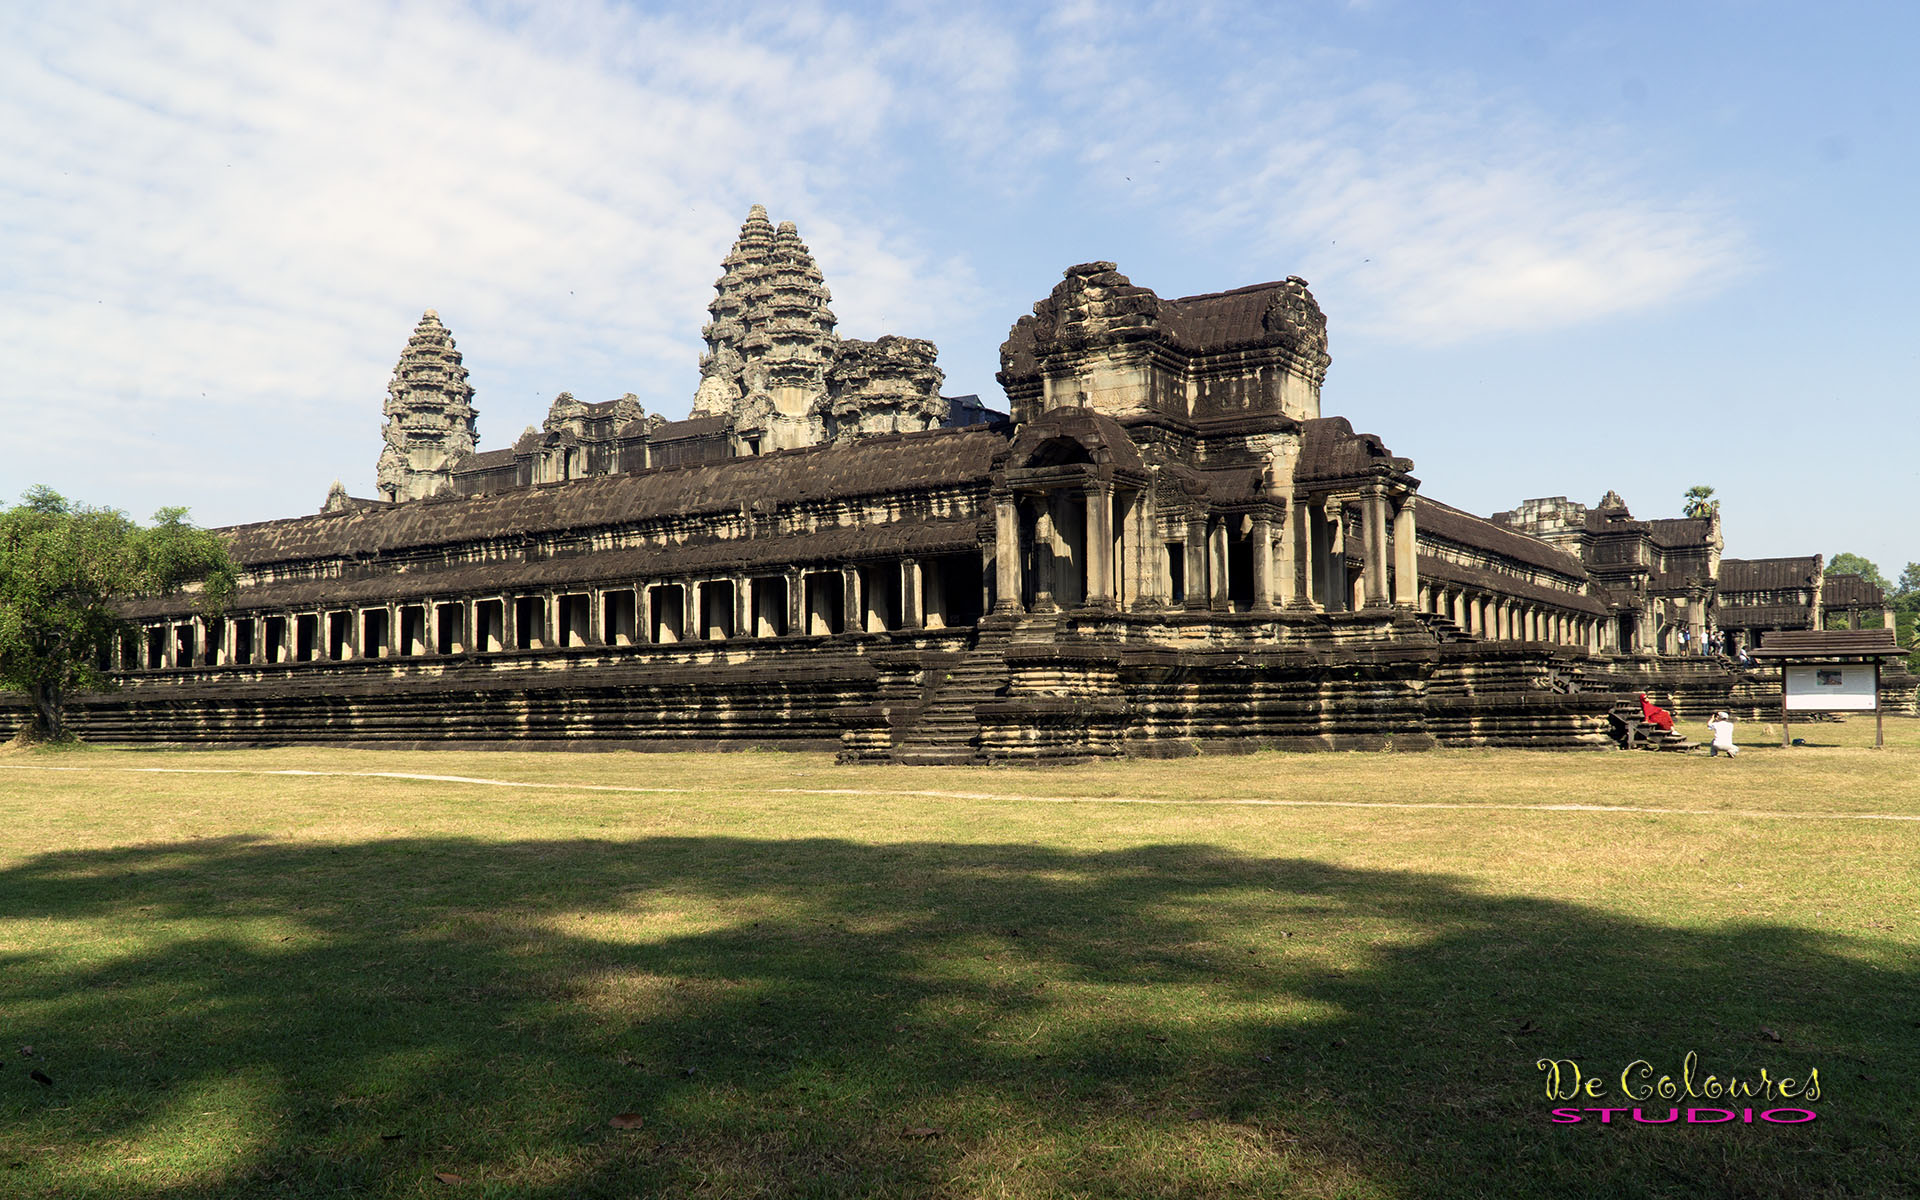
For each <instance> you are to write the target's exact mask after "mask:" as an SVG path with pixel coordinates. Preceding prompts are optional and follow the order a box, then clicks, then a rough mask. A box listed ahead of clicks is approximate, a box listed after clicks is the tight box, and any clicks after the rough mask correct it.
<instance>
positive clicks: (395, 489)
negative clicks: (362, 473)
mask: <svg viewBox="0 0 1920 1200" xmlns="http://www.w3.org/2000/svg"><path fill="white" fill-rule="evenodd" d="M385 413H386V424H385V425H384V426H382V428H381V434H382V436H383V437H385V439H386V449H385V450H383V451H382V452H381V454H380V464H379V471H378V474H379V487H380V494H381V495H382V496H383V497H385V498H386V499H387V500H419V499H422V498H424V497H427V496H433V495H438V494H439V493H441V492H444V491H448V490H450V488H451V485H452V467H453V464H454V462H455V461H456V460H458V459H460V458H462V457H464V456H466V455H469V454H472V453H473V448H474V443H475V438H476V434H475V426H474V419H475V417H476V416H477V415H478V414H477V412H476V410H475V409H474V407H473V388H472V387H470V386H469V385H468V383H467V368H466V366H465V365H464V363H463V362H462V361H461V357H460V351H459V350H458V349H457V348H456V347H455V346H454V342H453V335H452V334H451V333H449V332H448V331H447V327H446V326H445V325H442V324H441V323H440V314H439V313H437V312H435V311H433V310H432V309H428V310H427V311H426V312H425V313H424V314H423V315H422V316H421V318H420V323H419V324H418V325H416V326H415V327H414V330H413V336H412V337H410V338H408V339H407V348H406V350H405V351H403V352H402V353H401V355H400V361H399V363H398V364H396V365H395V367H394V369H393V380H392V382H390V383H389V384H388V385H387V402H386V408H385Z"/></svg>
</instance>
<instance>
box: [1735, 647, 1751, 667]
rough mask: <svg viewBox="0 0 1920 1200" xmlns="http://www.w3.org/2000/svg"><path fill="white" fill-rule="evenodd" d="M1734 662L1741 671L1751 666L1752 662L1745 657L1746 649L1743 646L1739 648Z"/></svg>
mask: <svg viewBox="0 0 1920 1200" xmlns="http://www.w3.org/2000/svg"><path fill="white" fill-rule="evenodd" d="M1734 661H1735V662H1737V663H1739V664H1740V667H1741V669H1742V670H1745V669H1746V668H1748V667H1751V666H1752V665H1753V660H1752V659H1751V658H1748V657H1747V648H1746V647H1745V646H1742V647H1740V648H1739V650H1738V651H1737V653H1736V657H1735V659H1734Z"/></svg>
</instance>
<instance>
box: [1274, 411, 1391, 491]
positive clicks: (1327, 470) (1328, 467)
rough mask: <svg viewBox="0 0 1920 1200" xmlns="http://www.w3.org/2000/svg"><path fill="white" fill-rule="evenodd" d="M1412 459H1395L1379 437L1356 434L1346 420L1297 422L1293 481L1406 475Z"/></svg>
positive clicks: (1321, 418)
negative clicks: (1296, 449)
mask: <svg viewBox="0 0 1920 1200" xmlns="http://www.w3.org/2000/svg"><path fill="white" fill-rule="evenodd" d="M1411 470H1413V460H1412V459H1410V458H1397V457H1395V456H1394V453H1393V452H1392V451H1391V450H1388V449H1387V447H1386V443H1384V442H1382V441H1381V440H1380V438H1379V436H1378V435H1376V434H1371V433H1355V432H1354V431H1353V426H1352V425H1351V424H1350V423H1349V422H1348V421H1347V419H1346V418H1345V417H1314V418H1313V419H1311V420H1307V421H1302V422H1300V459H1299V462H1298V464H1297V465H1296V466H1295V468H1294V478H1295V479H1297V480H1301V481H1324V480H1334V479H1350V478H1355V477H1359V476H1368V475H1376V474H1380V473H1381V472H1382V471H1386V472H1398V473H1400V474H1405V473H1406V472H1408V471H1411Z"/></svg>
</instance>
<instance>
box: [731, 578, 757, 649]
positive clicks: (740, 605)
mask: <svg viewBox="0 0 1920 1200" xmlns="http://www.w3.org/2000/svg"><path fill="white" fill-rule="evenodd" d="M754 616H755V614H754V611H753V580H751V579H749V578H747V577H746V576H745V575H735V576H734V577H733V636H735V637H741V638H750V637H752V636H753V634H754V628H753V627H754V623H755V622H754Z"/></svg>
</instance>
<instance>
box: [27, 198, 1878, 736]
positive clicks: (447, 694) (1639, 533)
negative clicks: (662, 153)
mask: <svg viewBox="0 0 1920 1200" xmlns="http://www.w3.org/2000/svg"><path fill="white" fill-rule="evenodd" d="M828 301H829V297H828V294H827V290H826V287H825V284H824V282H823V280H822V279H821V276H820V272H819V269H818V267H817V266H816V265H815V263H814V262H813V259H812V256H811V254H810V253H809V251H808V250H807V248H806V246H805V245H804V244H803V243H802V242H801V241H800V238H799V235H798V233H797V232H796V231H795V230H794V228H793V227H792V226H791V225H790V224H785V225H780V226H775V225H773V224H772V223H771V222H770V221H769V220H768V218H767V215H766V213H765V210H763V209H760V208H758V207H756V208H755V209H754V211H753V212H752V213H751V214H750V215H749V216H748V219H747V221H746V223H745V224H744V225H743V226H742V228H741V232H740V236H739V239H738V240H737V241H736V243H735V244H734V246H733V249H732V251H731V252H730V253H729V254H728V256H727V259H726V263H725V268H724V274H723V275H722V277H721V279H720V281H719V283H718V284H717V285H716V289H715V299H714V301H713V304H712V306H711V309H710V313H711V316H712V320H711V321H710V322H709V323H708V325H707V327H706V329H705V338H706V342H707V347H708V353H707V354H706V356H705V357H704V358H703V360H702V370H701V383H700V389H699V393H698V395H697V397H696V401H695V406H694V414H693V415H692V416H690V417H689V418H688V419H686V420H683V421H668V420H666V419H664V418H663V417H662V416H661V415H659V414H657V413H656V414H649V413H647V412H646V411H645V409H644V408H643V406H642V405H641V404H640V402H639V401H638V399H637V398H636V397H634V396H632V395H626V396H622V397H619V398H617V399H613V400H606V401H599V402H592V401H583V400H580V399H578V398H576V397H575V396H573V395H572V394H571V393H567V392H561V393H559V395H558V396H557V397H556V398H555V400H554V402H553V404H552V406H551V408H550V409H549V411H548V413H547V416H546V419H545V420H544V421H543V422H542V423H541V424H540V425H539V426H537V427H532V428H529V429H528V430H527V431H526V432H525V433H524V434H523V435H521V437H520V438H519V439H518V440H517V441H516V442H515V444H514V445H513V446H512V447H508V448H502V449H497V450H490V451H486V452H476V451H475V450H474V448H473V443H472V431H473V410H472V405H471V390H470V389H468V388H467V386H466V373H465V370H464V368H463V367H462V366H461V363H460V357H459V353H458V351H457V350H455V349H454V346H453V341H452V338H451V336H450V335H449V334H447V332H446V330H445V328H444V327H443V326H441V325H440V323H439V321H438V318H437V317H436V316H434V314H432V313H428V314H427V315H426V316H425V317H424V318H423V319H422V321H421V324H420V327H419V328H418V329H416V330H415V333H414V337H413V339H412V340H411V341H410V343H409V346H408V350H407V353H406V354H405V355H404V356H403V357H402V359H401V363H400V365H399V367H398V368H397V369H396V371H395V376H394V383H393V386H392V387H391V388H390V391H389V397H388V404H387V414H388V424H387V439H388V445H387V449H386V454H385V455H384V456H383V463H384V464H385V467H384V468H383V471H384V473H383V475H382V487H383V494H384V495H385V496H386V499H385V500H380V501H374V500H356V499H354V498H352V497H350V496H348V495H346V493H345V491H344V490H343V489H341V488H339V487H338V486H337V485H336V486H335V488H334V489H333V490H332V491H331V492H330V494H329V496H328V498H327V501H326V504H325V506H324V507H323V510H322V512H321V514H320V515H317V516H310V517H302V518H298V519H294V520H286V521H270V522H262V523H259V524H255V525H247V526H240V527H236V528H233V529H229V530H226V531H225V534H226V537H227V541H228V544H229V547H230V549H231V550H232V552H233V554H234V557H235V559H236V561H237V562H238V563H239V564H240V566H241V578H240V580H239V587H238V590H237V592H236V594H235V596H234V599H233V602H232V604H231V606H230V607H229V609H228V611H227V613H226V614H224V615H223V616H222V617H220V618H218V619H215V620H212V621H209V620H207V619H205V618H203V617H202V616H200V615H199V614H198V613H197V612H196V611H195V608H194V605H193V598H192V597H190V596H186V595H174V596H163V597H147V598H142V599H140V600H138V601H134V602H130V603H129V604H128V605H126V606H125V611H124V615H125V616H126V617H127V618H128V619H129V621H131V622H132V623H133V630H132V635H131V636H130V637H129V638H127V639H125V640H124V641H122V642H121V643H120V644H118V645H114V646H108V647H103V648H102V649H103V663H104V665H105V666H106V667H107V668H108V669H109V670H112V671H114V672H115V673H116V675H117V677H118V678H119V679H120V680H122V681H123V682H124V683H125V685H126V686H125V687H124V688H123V689H122V690H121V691H119V692H116V693H112V694H108V695H101V696H89V697H83V698H81V700H80V701H79V703H78V706H77V711H76V713H75V715H74V720H73V725H74V727H75V728H76V729H77V730H79V731H80V732H81V733H82V735H83V736H87V737H91V738H94V739H96V740H102V741H136V742H137V741H183V742H195V743H219V744H260V743H275V742H292V741H328V742H345V743H352V744H360V743H365V744H370V745H379V744H385V745H449V746H478V745H486V744H494V743H500V742H516V743H520V744H530V745H622V746H637V747H648V746H673V747H679V746H690V745H700V746H707V745H713V746H736V745H763V744H764V745H789V746H810V747H822V746H838V747H839V748H840V750H841V752H842V754H843V755H844V756H845V757H846V758H848V759H849V760H850V761H860V762H868V761H893V762H919V763H942V762H995V761H1009V762H1012V761H1023V762H1034V761H1038V762H1068V761H1079V760H1085V759H1092V758H1102V757H1112V756H1116V755H1143V756H1178V755H1184V754H1192V753H1235V752H1244V751H1248V750H1254V749H1260V748H1286V749H1370V750H1374V749H1379V750H1384V749H1392V750H1419V749H1425V748H1428V747H1432V746H1530V747H1556V748H1587V747H1596V746H1604V745H1608V744H1610V741H1609V738H1610V731H1611V730H1612V728H1613V723H1612V721H1611V719H1610V716H1609V714H1610V711H1611V710H1612V709H1613V708H1614V707H1615V706H1616V705H1617V704H1618V703H1620V702H1621V700H1622V698H1623V697H1624V696H1630V695H1631V693H1633V692H1635V691H1642V690H1644V691H1648V692H1652V693H1655V694H1656V695H1657V696H1658V697H1659V698H1660V699H1661V700H1662V701H1663V702H1665V703H1666V704H1667V705H1668V707H1671V708H1673V709H1674V710H1675V711H1677V712H1680V713H1681V714H1682V715H1683V716H1690V717H1691V716H1699V715H1704V713H1705V712H1708V711H1711V710H1712V709H1714V708H1729V709H1733V710H1734V711H1735V712H1736V713H1738V714H1740V715H1745V716H1749V717H1752V716H1765V715H1766V714H1765V712H1764V711H1763V710H1764V709H1765V708H1766V707H1767V705H1768V704H1769V702H1770V697H1771V702H1772V703H1776V704H1777V697H1778V682H1777V673H1775V674H1773V675H1768V674H1767V673H1764V672H1749V671H1741V670H1738V669H1736V668H1735V667H1734V666H1733V664H1731V663H1730V662H1728V661H1727V660H1726V659H1725V658H1724V657H1714V656H1703V655H1686V656H1682V655H1677V654H1674V653H1671V652H1670V651H1671V647H1670V646H1669V645H1667V644H1666V641H1665V639H1666V638H1668V637H1670V636H1671V633H1672V631H1673V630H1675V629H1677V628H1684V627H1689V626H1691V627H1696V628H1705V627H1707V626H1706V624H1703V623H1710V622H1711V620H1712V615H1713V613H1714V611H1715V610H1714V604H1715V601H1716V596H1717V595H1718V594H1719V593H1718V592H1716V589H1717V588H1718V589H1720V590H1721V591H1723V592H1724V591H1725V590H1726V588H1727V585H1728V584H1729V583H1730V582H1731V583H1735V584H1739V585H1741V586H1742V587H1744V588H1745V589H1746V590H1744V591H1741V592H1739V595H1740V596H1741V597H1742V598H1743V599H1745V600H1749V601H1752V602H1753V603H1754V604H1758V603H1759V602H1762V601H1766V602H1769V603H1771V601H1770V600H1768V597H1769V595H1770V594H1771V593H1770V592H1768V590H1767V587H1766V586H1763V585H1767V584H1768V583H1769V581H1773V582H1779V581H1778V580H1774V576H1775V575H1779V576H1780V579H1782V580H1785V583H1782V584H1781V589H1785V590H1793V589H1794V588H1798V589H1799V590H1798V591H1795V593H1794V595H1795V599H1796V600H1797V599H1798V598H1799V597H1800V596H1801V593H1802V592H1804V593H1805V603H1806V604H1808V605H1810V606H1812V607H1813V609H1814V611H1815V612H1816V613H1817V611H1818V607H1819V605H1820V604H1821V602H1822V597H1823V596H1826V597H1830V599H1831V601H1832V602H1833V603H1836V604H1845V605H1846V606H1847V608H1848V611H1850V612H1853V611H1859V610H1862V609H1863V608H1864V607H1865V606H1868V605H1870V604H1871V603H1872V602H1873V600H1874V596H1872V595H1869V594H1868V592H1867V591H1865V590H1863V588H1862V587H1861V586H1858V585H1856V584H1854V583H1848V582H1845V581H1840V580H1836V581H1835V582H1834V584H1833V585H1832V586H1831V587H1824V586H1823V584H1822V582H1821V579H1820V574H1819V568H1818V565H1817V564H1818V561H1819V560H1817V559H1815V560H1811V561H1812V562H1813V564H1814V566H1813V569H1812V573H1811V574H1808V573H1806V572H1801V571H1798V568H1797V567H1796V566H1794V565H1793V564H1787V565H1784V566H1781V567H1780V569H1779V570H1778V571H1774V572H1773V573H1772V574H1769V573H1768V571H1767V570H1765V569H1761V568H1758V567H1755V568H1753V569H1748V568H1747V567H1743V566H1741V565H1740V564H1739V563H1738V560H1728V561H1727V562H1726V563H1725V564H1722V563H1721V560H1720V559H1719V550H1720V542H1719V526H1718V521H1717V517H1711V518H1705V519H1701V520H1688V519H1675V520H1652V521H1637V520H1635V519H1634V518H1633V516H1632V514H1631V513H1630V512H1628V511H1627V509H1626V506H1625V505H1624V503H1621V502H1620V501H1619V498H1618V497H1617V496H1615V495H1613V494H1611V493H1610V494H1609V496H1608V497H1607V499H1606V501H1605V502H1603V503H1602V504H1601V505H1599V506H1596V507H1595V508H1593V509H1587V508H1585V507H1584V506H1581V505H1577V504H1573V503H1571V502H1569V501H1567V500H1565V498H1564V497H1556V498H1551V499H1549V500H1538V501H1529V502H1527V503H1526V504H1523V505H1521V506H1520V507H1519V508H1517V509H1516V510H1514V511H1513V512H1511V513H1506V514H1500V515H1499V516H1497V517H1496V518H1495V519H1493V520H1488V519H1483V518H1481V517H1477V516H1474V515H1472V514H1469V513H1465V512H1462V511H1460V510H1458V509H1454V508H1451V507H1449V506H1447V505H1445V504H1441V503H1439V502H1438V501H1435V500H1432V499H1429V498H1424V497H1422V496H1421V495H1420V493H1419V488H1420V480H1419V479H1417V478H1416V477H1414V476H1413V474H1412V470H1413V462H1412V461H1411V460H1410V459H1408V458H1406V457H1403V456H1401V455H1398V454H1396V453H1394V451H1393V450H1392V449H1391V448H1390V447H1389V446H1388V445H1387V443H1386V442H1385V441H1384V440H1383V439H1382V438H1380V437H1379V436H1377V435H1374V434H1371V433H1363V432H1356V431H1355V429H1354V427H1353V426H1352V425H1351V424H1350V423H1349V422H1348V421H1346V420H1345V419H1343V418H1340V417H1337V416H1322V415H1321V413H1320V387H1321V384H1322V382H1323V380H1324V377H1325V372H1326V369H1327V365H1328V357H1327V353H1326V322H1325V318H1324V316H1323V315H1322V314H1321V313H1320V310H1319V307H1318V305H1317V304H1316V303H1314V301H1313V298H1312V295H1311V293H1310V292H1309V291H1308V289H1307V287H1306V285H1305V283H1304V282H1303V281H1301V280H1299V279H1297V278H1289V279H1287V280H1284V281H1282V282H1278V283H1269V284H1260V285H1256V286H1254V287H1249V288H1239V289H1235V290H1233V291H1228V292H1221V293H1217V294H1212V295H1205V296H1188V297H1183V298H1181V299H1178V300H1162V299H1160V298H1159V297H1158V296H1156V295H1155V294H1154V293H1153V292H1152V291H1151V290H1149V289H1147V288H1144V287H1139V286H1137V285H1135V284H1133V283H1132V282H1131V281H1130V280H1129V279H1127V277H1126V276H1124V275H1122V274H1120V273H1119V272H1118V270H1117V269H1116V268H1115V267H1114V265H1113V264H1112V263H1105V262H1096V263H1086V264H1081V265H1079V266H1076V267H1073V268H1070V269H1069V270H1068V271H1067V272H1066V273H1065V275H1064V277H1063V279H1062V281H1061V283H1060V284H1059V285H1058V286H1057V287H1055V288H1054V289H1053V292H1052V294H1050V295H1049V296H1048V297H1047V298H1046V299H1044V300H1043V301H1041V302H1040V303H1039V304H1037V305H1035V306H1034V315H1033V316H1031V317H1024V318H1022V319H1021V320H1020V321H1019V322H1018V323H1017V324H1016V325H1015V326H1014V327H1013V329H1012V330H1011V331H1010V334H1009V337H1008V339H1007V342H1006V344H1005V346H1004V347H1003V349H1002V368H1003V369H1002V373H1001V379H1002V381H1003V383H1004V384H1005V386H1006V389H1007V393H1008V397H1009V400H1010V401H1011V403H1012V406H1013V411H1014V415H1015V417H1016V418H1017V421H1016V422H1015V423H1011V424H1009V423H1000V422H995V423H986V424H979V423H975V424H970V425H969V427H967V428H940V426H942V425H943V424H944V423H945V422H946V421H948V420H949V419H950V418H951V415H952V414H951V409H950V406H949V404H948V402H947V401H946V400H945V399H944V398H942V397H941V396H940V394H939V389H940V387H941V384H942V382H943V380H942V375H941V372H940V368H939V366H938V365H937V360H936V353H935V349H934V347H933V345H932V344H931V343H929V342H925V341H919V340H915V339H909V338H898V337H882V338H879V339H877V340H875V341H870V342H869V341H860V340H843V339H840V338H838V337H837V336H836V335H835V333H834V320H833V314H832V311H831V309H830V308H829V307H828ZM969 411H970V412H979V411H982V410H981V409H980V408H979V407H978V406H977V404H976V405H974V406H972V407H971V408H970V409H969ZM1803 576H1804V578H1803ZM1789 584H1790V585H1792V587H1791V588H1789V587H1788V585H1789ZM1803 585H1804V586H1803ZM1776 590H1779V589H1776ZM1781 603H1787V601H1781ZM1749 607H1752V605H1751V604H1750V605H1749ZM1914 685H1915V682H1914V681H1910V680H1909V681H1906V682H1898V681H1896V682H1895V683H1894V684H1893V686H1892V690H1891V693H1890V694H1892V695H1893V696H1894V697H1895V699H1896V700H1897V702H1899V703H1908V704H1910V703H1911V702H1912V701H1911V697H1912V696H1913V694H1914ZM1769 689H1771V691H1769ZM1902 689H1904V690H1902ZM11 711H12V707H11V706H10V705H9V703H8V702H7V701H4V700H0V712H11Z"/></svg>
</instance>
